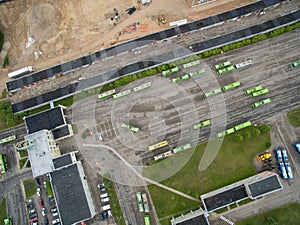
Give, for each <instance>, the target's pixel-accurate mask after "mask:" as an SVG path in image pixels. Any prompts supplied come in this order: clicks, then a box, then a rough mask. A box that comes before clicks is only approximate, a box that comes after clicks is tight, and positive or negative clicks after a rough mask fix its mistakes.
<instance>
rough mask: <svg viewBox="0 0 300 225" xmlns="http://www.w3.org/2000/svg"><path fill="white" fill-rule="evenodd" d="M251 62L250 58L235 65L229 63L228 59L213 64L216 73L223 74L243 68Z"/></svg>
mask: <svg viewBox="0 0 300 225" xmlns="http://www.w3.org/2000/svg"><path fill="white" fill-rule="evenodd" d="M251 64H252V60H247V61H245V62H242V63H239V64H236V65H231V62H230V61H225V62H222V63H220V64H217V65H215V66H214V69H215V70H216V72H217V74H218V75H223V74H225V73H229V72H231V71H233V70H235V69H240V68H243V67H245V66H248V65H251Z"/></svg>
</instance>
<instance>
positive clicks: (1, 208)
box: [0, 198, 7, 224]
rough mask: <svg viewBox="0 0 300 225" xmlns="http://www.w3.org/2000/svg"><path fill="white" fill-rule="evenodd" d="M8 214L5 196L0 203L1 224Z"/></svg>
mask: <svg viewBox="0 0 300 225" xmlns="http://www.w3.org/2000/svg"><path fill="white" fill-rule="evenodd" d="M6 216H7V214H6V199H5V198H3V199H2V201H1V203H0V224H2V223H3V220H4V218H5V217H6Z"/></svg>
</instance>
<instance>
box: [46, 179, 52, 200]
mask: <svg viewBox="0 0 300 225" xmlns="http://www.w3.org/2000/svg"><path fill="white" fill-rule="evenodd" d="M46 187H47V191H48V196H50V197H53V191H52V188H51V184H50V181H49V180H47V181H46Z"/></svg>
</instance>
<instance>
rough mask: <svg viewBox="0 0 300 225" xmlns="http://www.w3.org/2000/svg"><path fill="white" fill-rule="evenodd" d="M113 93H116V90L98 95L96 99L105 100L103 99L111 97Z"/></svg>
mask: <svg viewBox="0 0 300 225" xmlns="http://www.w3.org/2000/svg"><path fill="white" fill-rule="evenodd" d="M115 93H116V90H115V89H112V90H110V91H107V92H104V93H102V94H100V95H98V99H105V98H107V97H109V96H111V95H113V94H115Z"/></svg>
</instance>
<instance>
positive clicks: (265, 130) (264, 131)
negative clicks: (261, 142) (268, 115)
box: [260, 124, 271, 134]
mask: <svg viewBox="0 0 300 225" xmlns="http://www.w3.org/2000/svg"><path fill="white" fill-rule="evenodd" d="M260 131H261V132H262V133H264V134H267V133H269V132H270V131H271V128H270V127H269V126H267V125H265V124H264V125H261V127H260Z"/></svg>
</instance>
